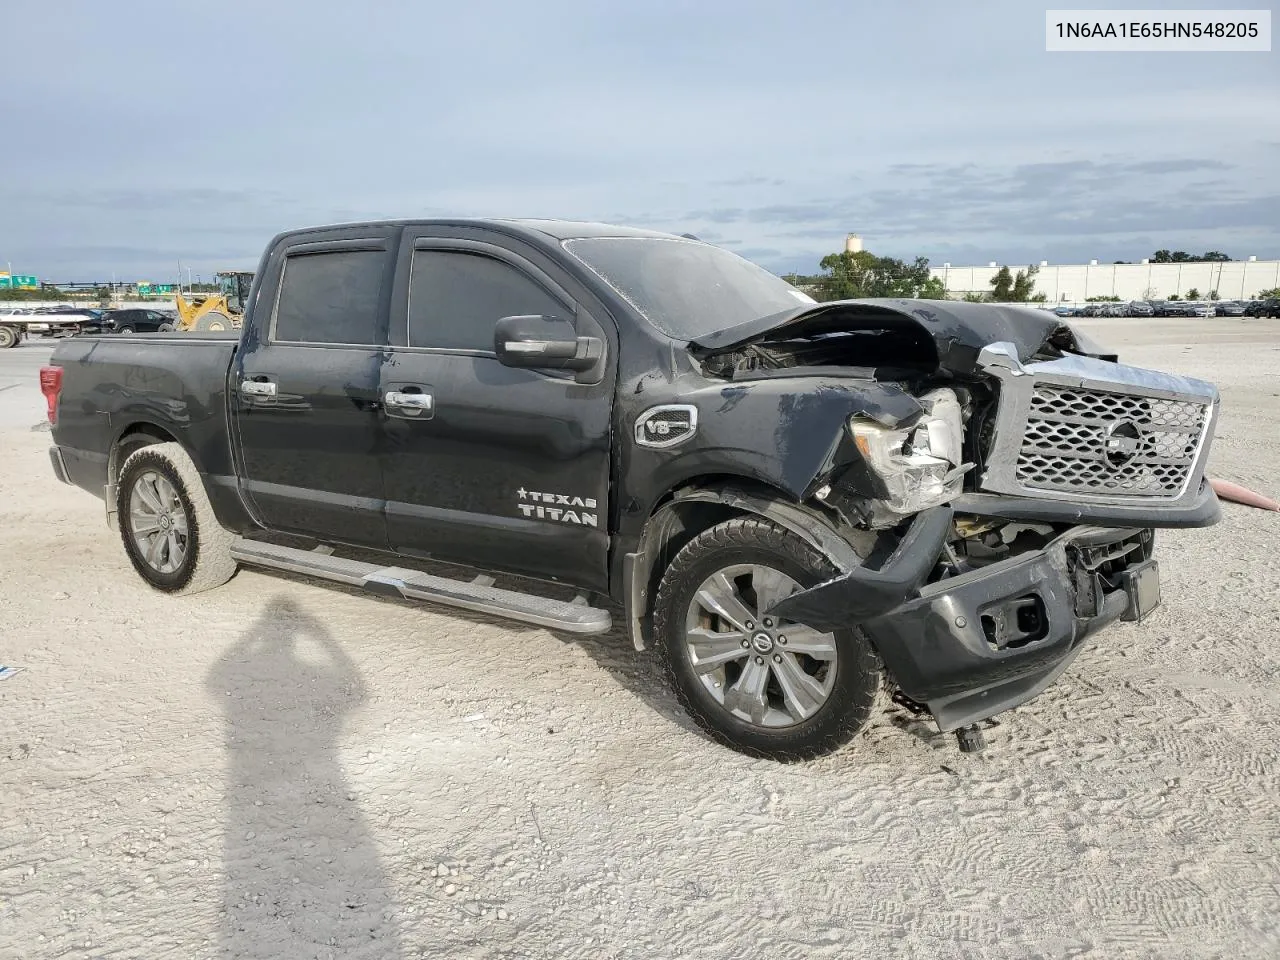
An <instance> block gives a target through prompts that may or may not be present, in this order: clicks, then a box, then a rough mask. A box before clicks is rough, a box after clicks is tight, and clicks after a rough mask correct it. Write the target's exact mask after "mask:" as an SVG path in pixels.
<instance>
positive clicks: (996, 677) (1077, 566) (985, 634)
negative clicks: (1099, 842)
mask: <svg viewBox="0 0 1280 960" xmlns="http://www.w3.org/2000/svg"><path fill="white" fill-rule="evenodd" d="M921 517H924V515H923V514H922V515H921ZM917 520H918V521H920V518H917ZM916 526H917V528H922V527H924V526H931V524H926V523H924V522H922V521H920V522H918V523H917V524H916ZM940 548H941V544H939V549H940ZM1153 548H1154V535H1153V532H1152V531H1151V530H1149V529H1145V530H1131V529H1130V530H1126V529H1114V528H1104V527H1091V526H1080V527H1073V528H1071V529H1070V530H1068V531H1066V532H1065V533H1063V534H1062V535H1060V536H1059V537H1057V538H1056V539H1055V540H1053V541H1051V542H1050V543H1049V544H1048V545H1047V546H1046V547H1045V548H1044V549H1043V550H1039V551H1034V552H1028V553H1024V554H1020V555H1018V556H1016V557H1013V558H1010V559H1008V560H1002V561H1000V562H998V563H993V564H990V565H988V566H985V567H981V568H978V569H976V570H971V571H969V572H966V573H963V574H961V575H959V576H954V577H951V578H949V579H944V580H939V581H937V582H935V583H930V584H926V585H924V586H921V585H920V583H921V582H922V580H923V577H921V579H920V580H917V581H916V582H915V583H914V584H912V588H911V589H910V590H909V591H908V592H907V593H906V596H907V598H908V599H906V600H905V601H903V602H901V603H899V604H897V605H895V606H893V607H892V608H888V609H886V608H883V607H882V608H881V610H879V611H877V613H876V615H874V616H870V617H869V618H867V619H862V618H860V617H848V616H842V615H843V614H846V613H847V612H849V611H850V609H851V608H853V607H855V606H856V603H857V600H856V599H855V598H856V597H857V596H859V595H860V596H862V597H864V598H865V596H866V594H865V593H862V591H861V587H860V585H859V580H860V579H862V578H865V577H867V576H877V577H880V578H883V577H884V573H883V572H882V571H867V570H861V571H853V572H851V573H850V574H847V575H845V576H843V577H840V578H837V579H835V580H832V581H828V582H827V583H825V584H821V585H819V586H818V587H815V588H813V589H811V590H809V591H804V592H802V593H799V594H796V595H794V596H793V597H791V598H788V599H787V600H785V601H783V602H782V603H781V604H779V605H777V606H775V607H774V608H773V612H774V613H776V614H777V615H779V616H782V617H785V618H787V619H793V618H794V619H797V620H799V621H800V622H802V623H807V624H809V625H810V626H814V627H816V628H818V629H827V630H830V629H838V628H840V627H847V626H848V625H849V624H850V623H858V624H859V625H860V626H861V628H862V629H863V631H864V632H865V633H866V634H867V636H868V637H869V638H870V640H871V641H872V643H873V644H874V645H875V647H876V649H877V651H878V652H879V654H880V656H881V658H882V659H883V661H884V664H885V667H886V668H887V670H888V671H889V673H890V674H891V676H892V677H893V679H894V681H895V682H896V683H897V685H898V687H899V688H900V689H901V691H902V692H903V693H904V694H906V695H907V696H908V697H910V698H911V699H912V700H914V701H916V702H918V703H921V704H924V705H926V706H927V707H928V708H929V712H930V713H932V715H933V717H934V719H935V720H936V721H937V723H938V727H939V729H941V730H943V731H947V730H955V729H957V728H959V727H963V726H967V725H969V724H971V723H976V722H977V721H979V720H984V719H986V718H988V717H992V716H994V715H996V714H998V713H1001V712H1003V711H1005V710H1008V709H1010V708H1011V707H1015V706H1017V705H1019V704H1021V703H1025V702H1026V701H1028V700H1030V699H1031V698H1032V697H1034V696H1036V695H1037V694H1039V693H1040V692H1041V691H1042V690H1044V689H1045V688H1046V687H1048V686H1049V685H1050V684H1051V683H1053V681H1054V680H1056V679H1057V678H1058V676H1059V675H1060V674H1061V673H1062V672H1063V671H1064V670H1065V669H1066V668H1067V666H1068V665H1069V664H1070V663H1071V661H1072V660H1073V659H1074V658H1075V656H1076V655H1077V654H1078V653H1079V652H1080V650H1081V648H1082V646H1083V643H1084V641H1085V639H1086V638H1088V637H1089V636H1090V635H1092V634H1093V633H1096V632H1097V631H1098V630H1100V629H1102V628H1104V627H1106V626H1107V625H1108V624H1111V623H1113V622H1115V621H1116V620H1120V619H1128V620H1139V619H1141V618H1142V617H1144V616H1145V615H1146V614H1147V613H1149V612H1150V611H1151V610H1152V609H1154V607H1155V606H1156V605H1158V603H1159V568H1158V566H1157V565H1156V563H1155V561H1154V560H1153V559H1152V556H1151V555H1152V550H1153ZM910 553H911V552H910V551H903V552H901V553H900V554H899V556H898V557H897V558H892V559H890V561H888V563H887V564H886V568H891V567H894V566H895V565H898V564H904V563H907V562H908V560H909V559H913V560H914V563H913V567H914V569H919V566H920V565H921V564H920V561H919V559H918V558H919V554H918V552H917V553H916V557H915V558H910ZM937 557H938V553H937V552H934V553H933V554H932V557H930V558H929V560H930V562H929V564H928V568H929V569H932V561H934V560H936V559H937ZM895 559H896V563H895ZM926 574H927V571H926Z"/></svg>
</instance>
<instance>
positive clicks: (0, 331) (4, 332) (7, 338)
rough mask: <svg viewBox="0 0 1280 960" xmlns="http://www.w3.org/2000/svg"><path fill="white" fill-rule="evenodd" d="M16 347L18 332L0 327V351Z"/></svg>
mask: <svg viewBox="0 0 1280 960" xmlns="http://www.w3.org/2000/svg"><path fill="white" fill-rule="evenodd" d="M17 345H18V331H17V330H15V329H13V327H0V350H4V349H5V348H7V347H16V346H17Z"/></svg>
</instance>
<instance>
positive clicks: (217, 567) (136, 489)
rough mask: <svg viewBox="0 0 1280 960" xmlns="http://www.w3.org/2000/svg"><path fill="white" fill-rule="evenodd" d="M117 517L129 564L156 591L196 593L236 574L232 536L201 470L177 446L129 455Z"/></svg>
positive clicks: (161, 446) (118, 496)
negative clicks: (212, 501)
mask: <svg viewBox="0 0 1280 960" xmlns="http://www.w3.org/2000/svg"><path fill="white" fill-rule="evenodd" d="M116 518H117V520H118V521H119V523H118V525H119V527H120V538H121V540H122V541H123V542H124V550H125V553H127V554H128V555H129V560H130V562H132V563H133V568H134V569H135V570H137V571H138V574H139V575H140V576H141V577H142V579H143V580H145V581H147V583H149V584H150V585H151V586H153V587H155V588H156V589H157V590H162V591H164V592H165V593H177V594H185V593H199V592H201V591H202V590H210V589H212V588H213V587H220V586H222V584H224V583H226V582H227V581H228V580H230V579H231V577H232V575H234V574H235V572H236V562H235V560H234V559H233V558H232V556H231V544H232V542H233V541H234V540H235V536H234V534H232V533H231V532H230V531H228V530H225V529H223V528H222V527H221V526H219V524H218V521H217V519H216V518H215V517H214V515H213V507H212V506H210V504H209V497H208V495H207V494H206V493H205V489H204V483H203V482H202V481H201V480H200V474H199V473H198V472H197V471H196V467H195V464H194V463H192V462H191V458H190V457H189V456H187V452H186V451H185V450H183V449H182V447H181V445H179V444H176V443H157V444H154V445H152V446H147V447H143V448H142V449H140V450H138V451H136V452H135V453H132V454H130V456H129V458H128V459H127V460H125V462H124V467H123V468H121V470H120V479H119V481H118V482H117V484H116Z"/></svg>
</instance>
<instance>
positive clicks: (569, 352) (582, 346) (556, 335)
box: [493, 315, 604, 371]
mask: <svg viewBox="0 0 1280 960" xmlns="http://www.w3.org/2000/svg"><path fill="white" fill-rule="evenodd" d="M493 351H494V353H496V354H497V355H498V361H499V362H500V363H501V364H502V365H503V366H507V367H527V368H536V369H542V370H575V371H584V370H590V369H591V368H592V367H594V366H595V365H596V364H597V363H599V362H600V358H601V357H602V356H604V341H602V340H601V339H600V338H599V337H580V336H578V332H577V331H576V330H575V329H574V327H573V323H572V322H570V321H569V320H565V319H563V318H561V317H544V316H538V315H529V316H519V317H503V318H502V319H501V320H499V321H498V324H497V326H496V327H494V330H493Z"/></svg>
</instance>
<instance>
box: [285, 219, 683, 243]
mask: <svg viewBox="0 0 1280 960" xmlns="http://www.w3.org/2000/svg"><path fill="white" fill-rule="evenodd" d="M412 226H452V227H489V228H494V227H496V228H499V229H502V230H504V231H506V232H508V233H512V232H514V233H540V234H542V235H544V236H546V237H550V238H551V239H553V240H576V239H585V238H587V237H649V238H661V239H666V240H672V239H680V238H679V237H677V236H676V235H675V234H671V233H662V232H660V231H657V230H646V229H643V228H641V227H625V226H619V225H617V224H610V223H595V222H592V221H586V220H546V219H536V218H520V217H423V218H420V219H419V218H407V219H403V220H359V221H352V222H349V223H326V224H315V225H312V226H309V227H302V228H300V229H297V230H289V231H287V233H288V234H290V235H292V234H299V233H310V232H313V231H321V230H332V229H336V228H340V227H412Z"/></svg>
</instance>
